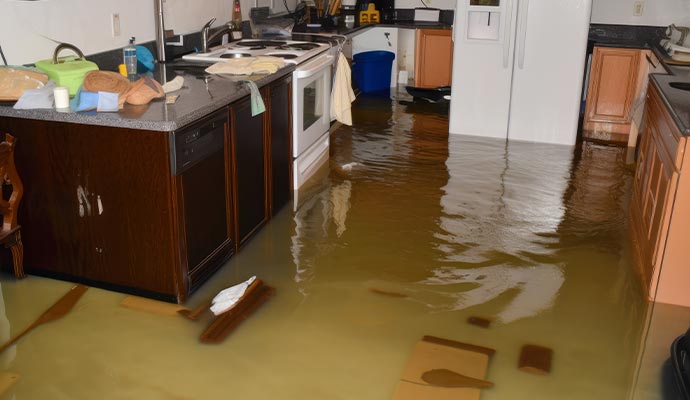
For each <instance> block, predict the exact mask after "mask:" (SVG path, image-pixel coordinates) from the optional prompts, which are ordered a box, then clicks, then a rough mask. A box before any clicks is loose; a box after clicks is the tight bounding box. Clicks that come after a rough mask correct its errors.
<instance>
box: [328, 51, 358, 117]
mask: <svg viewBox="0 0 690 400" xmlns="http://www.w3.org/2000/svg"><path fill="white" fill-rule="evenodd" d="M354 100H355V92H353V91H352V75H351V71H350V65H349V64H348V63H347V60H346V59H345V56H344V55H343V53H340V55H339V56H338V65H337V66H336V70H335V80H334V81H333V91H332V92H331V119H336V120H338V121H339V122H341V123H343V124H345V125H348V126H352V109H351V107H352V106H351V104H352V102H353V101H354Z"/></svg>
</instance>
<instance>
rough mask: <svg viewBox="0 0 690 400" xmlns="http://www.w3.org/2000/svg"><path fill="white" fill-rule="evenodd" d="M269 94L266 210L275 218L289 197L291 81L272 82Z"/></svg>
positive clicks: (290, 172) (290, 179) (290, 169)
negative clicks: (267, 192) (268, 181)
mask: <svg viewBox="0 0 690 400" xmlns="http://www.w3.org/2000/svg"><path fill="white" fill-rule="evenodd" d="M268 91H269V110H268V112H269V118H270V124H269V135H268V138H269V142H270V146H269V147H270V157H269V159H268V160H269V173H270V177H269V180H270V182H271V185H270V194H269V211H270V215H271V216H273V215H275V214H276V213H277V212H278V211H280V209H281V208H282V207H283V206H284V205H285V204H287V203H288V202H289V201H290V197H291V194H292V185H291V183H292V119H291V115H292V109H291V105H290V104H291V102H290V100H291V98H292V79H291V78H290V77H288V78H285V79H282V80H280V81H278V82H276V83H273V84H272V85H270V86H269V88H268Z"/></svg>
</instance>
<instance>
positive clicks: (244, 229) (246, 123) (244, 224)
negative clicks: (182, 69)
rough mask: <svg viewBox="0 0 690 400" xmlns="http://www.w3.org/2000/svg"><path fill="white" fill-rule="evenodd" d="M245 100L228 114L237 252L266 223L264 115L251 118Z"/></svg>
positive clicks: (234, 105)
mask: <svg viewBox="0 0 690 400" xmlns="http://www.w3.org/2000/svg"><path fill="white" fill-rule="evenodd" d="M249 100H250V99H249V96H247V98H246V99H244V100H240V101H238V102H237V103H234V104H233V105H232V106H231V108H230V112H231V113H232V115H231V121H232V130H231V136H232V143H233V148H232V150H233V160H234V174H233V175H234V178H235V179H234V182H235V188H234V200H235V201H234V208H235V221H236V224H235V225H236V229H235V232H236V233H237V234H236V238H237V241H236V246H237V248H238V249H239V246H241V245H242V244H243V243H244V242H245V241H246V240H247V239H248V238H249V236H250V235H251V234H252V233H254V231H255V230H256V229H258V228H259V227H260V226H261V225H263V224H264V223H265V222H266V219H267V216H268V214H267V195H266V194H267V190H266V189H267V187H266V186H267V182H266V148H265V144H266V138H265V131H264V126H265V121H264V118H265V116H266V113H262V114H259V115H257V116H255V117H252V110H251V104H250V101H249Z"/></svg>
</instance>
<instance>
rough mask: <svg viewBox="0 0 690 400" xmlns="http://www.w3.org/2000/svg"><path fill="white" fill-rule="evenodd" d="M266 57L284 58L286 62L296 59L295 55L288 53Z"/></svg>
mask: <svg viewBox="0 0 690 400" xmlns="http://www.w3.org/2000/svg"><path fill="white" fill-rule="evenodd" d="M267 55H268V56H272V57H280V58H284V59H286V60H292V59H293V58H297V54H289V53H273V54H267Z"/></svg>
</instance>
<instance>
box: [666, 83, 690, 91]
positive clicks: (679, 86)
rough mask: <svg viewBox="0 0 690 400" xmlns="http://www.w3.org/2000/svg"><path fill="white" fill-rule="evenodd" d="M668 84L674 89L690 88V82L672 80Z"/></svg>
mask: <svg viewBox="0 0 690 400" xmlns="http://www.w3.org/2000/svg"><path fill="white" fill-rule="evenodd" d="M668 85H669V86H671V87H672V88H674V89H680V90H690V82H671V83H669V84H668Z"/></svg>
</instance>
